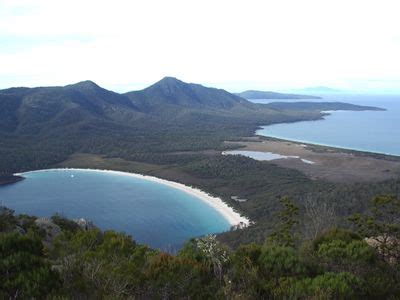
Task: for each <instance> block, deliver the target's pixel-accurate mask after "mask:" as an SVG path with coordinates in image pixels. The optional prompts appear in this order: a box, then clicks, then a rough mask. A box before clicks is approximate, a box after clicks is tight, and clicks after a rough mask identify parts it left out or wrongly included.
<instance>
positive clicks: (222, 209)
mask: <svg viewBox="0 0 400 300" xmlns="http://www.w3.org/2000/svg"><path fill="white" fill-rule="evenodd" d="M62 170H66V171H71V170H72V171H73V170H76V171H93V172H106V173H111V174H116V175H123V176H131V177H135V178H139V179H144V180H149V181H152V182H156V183H160V184H164V185H167V186H169V187H172V188H175V189H178V190H180V191H183V192H185V193H187V194H189V195H192V196H195V197H196V198H198V199H199V200H201V201H203V202H205V203H206V204H208V205H209V206H211V207H212V208H214V209H215V210H216V211H218V212H219V213H220V214H221V215H222V216H223V217H224V218H225V219H226V220H227V221H228V222H229V224H230V225H231V226H238V227H246V226H248V225H249V224H250V220H249V219H247V218H246V217H244V216H241V215H240V214H239V213H237V212H235V211H234V210H233V208H232V207H230V206H228V205H227V204H226V203H225V202H223V201H222V200H221V198H218V197H213V196H211V195H209V194H207V193H206V192H204V191H202V190H199V189H197V188H193V187H190V186H186V185H184V184H182V183H178V182H174V181H169V180H165V179H161V178H157V177H153V176H147V175H142V174H136V173H128V172H122V171H113V170H100V169H78V168H58V169H45V170H35V171H28V172H24V173H16V174H14V175H19V176H23V175H24V174H28V173H34V172H43V171H62Z"/></svg>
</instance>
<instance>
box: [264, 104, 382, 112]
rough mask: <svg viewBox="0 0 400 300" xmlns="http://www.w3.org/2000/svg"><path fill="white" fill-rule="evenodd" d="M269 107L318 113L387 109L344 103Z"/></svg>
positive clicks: (269, 105)
mask: <svg viewBox="0 0 400 300" xmlns="http://www.w3.org/2000/svg"><path fill="white" fill-rule="evenodd" d="M267 105H268V107H270V108H273V109H288V110H304V111H310V110H316V111H329V110H352V111H364V110H375V111H385V110H386V109H384V108H380V107H375V106H365V105H362V106H361V105H356V104H350V103H344V102H271V103H268V104H267Z"/></svg>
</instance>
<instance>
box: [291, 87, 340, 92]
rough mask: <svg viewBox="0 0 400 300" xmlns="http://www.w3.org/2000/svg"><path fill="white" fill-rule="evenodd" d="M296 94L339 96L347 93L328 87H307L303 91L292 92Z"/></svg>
mask: <svg viewBox="0 0 400 300" xmlns="http://www.w3.org/2000/svg"><path fill="white" fill-rule="evenodd" d="M291 91H293V92H295V93H321V94H339V93H345V92H346V91H343V90H339V89H335V88H331V87H327V86H312V87H306V88H302V89H293V90H291Z"/></svg>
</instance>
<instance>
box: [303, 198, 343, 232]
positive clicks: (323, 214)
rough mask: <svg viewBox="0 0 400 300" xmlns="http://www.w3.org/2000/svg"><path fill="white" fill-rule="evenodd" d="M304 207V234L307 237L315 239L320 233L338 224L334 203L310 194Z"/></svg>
mask: <svg viewBox="0 0 400 300" xmlns="http://www.w3.org/2000/svg"><path fill="white" fill-rule="evenodd" d="M304 207H305V216H304V217H305V218H304V235H305V237H306V238H307V239H315V238H316V237H317V236H318V235H319V234H320V233H322V232H324V231H326V230H327V229H329V228H332V227H334V226H336V225H337V222H338V218H337V215H336V212H335V207H334V205H333V204H332V203H329V202H327V201H326V200H319V199H316V198H313V197H311V196H308V197H306V198H305V201H304Z"/></svg>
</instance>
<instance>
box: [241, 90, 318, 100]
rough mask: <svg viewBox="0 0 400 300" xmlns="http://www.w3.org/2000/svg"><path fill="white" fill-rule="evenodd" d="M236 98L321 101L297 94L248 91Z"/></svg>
mask: <svg viewBox="0 0 400 300" xmlns="http://www.w3.org/2000/svg"><path fill="white" fill-rule="evenodd" d="M236 95H237V96H239V97H242V98H245V99H321V97H318V96H310V95H299V94H283V93H276V92H269V91H268V92H265V91H254V90H248V91H244V92H241V93H236Z"/></svg>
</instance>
